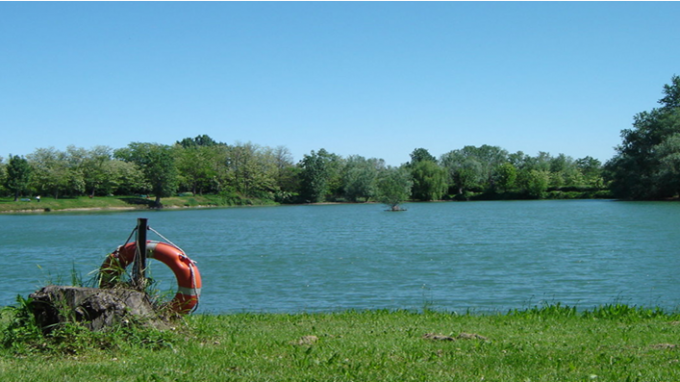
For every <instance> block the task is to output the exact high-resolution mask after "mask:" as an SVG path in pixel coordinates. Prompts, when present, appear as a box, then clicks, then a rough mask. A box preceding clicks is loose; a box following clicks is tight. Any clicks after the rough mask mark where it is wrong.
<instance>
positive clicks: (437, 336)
mask: <svg viewBox="0 0 680 382" xmlns="http://www.w3.org/2000/svg"><path fill="white" fill-rule="evenodd" d="M423 338H425V339H427V340H433V341H455V340H456V339H455V338H453V337H450V336H445V335H443V334H435V333H425V334H424V335H423Z"/></svg>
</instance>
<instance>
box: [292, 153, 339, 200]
mask: <svg viewBox="0 0 680 382" xmlns="http://www.w3.org/2000/svg"><path fill="white" fill-rule="evenodd" d="M339 159H340V158H339V157H338V156H337V155H335V154H331V153H329V152H328V151H326V149H320V150H319V152H314V150H312V152H311V153H310V154H305V155H304V156H303V158H302V160H301V161H300V163H299V166H300V168H301V172H300V183H301V184H300V187H301V195H300V196H301V197H302V198H303V199H304V200H306V201H308V202H311V203H317V202H323V201H324V200H326V195H327V194H328V193H329V192H330V190H331V181H332V178H333V176H335V175H336V173H337V168H338V162H339Z"/></svg>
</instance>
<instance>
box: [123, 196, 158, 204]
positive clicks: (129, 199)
mask: <svg viewBox="0 0 680 382" xmlns="http://www.w3.org/2000/svg"><path fill="white" fill-rule="evenodd" d="M118 199H119V200H122V201H123V202H125V203H126V204H131V205H135V206H148V207H153V206H154V200H153V199H147V198H142V197H138V196H125V197H120V198H118Z"/></svg>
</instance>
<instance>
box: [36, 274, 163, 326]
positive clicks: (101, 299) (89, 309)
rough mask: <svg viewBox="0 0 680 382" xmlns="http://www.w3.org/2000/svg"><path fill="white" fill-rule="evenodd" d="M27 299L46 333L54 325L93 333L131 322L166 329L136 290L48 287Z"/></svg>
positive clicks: (150, 305)
mask: <svg viewBox="0 0 680 382" xmlns="http://www.w3.org/2000/svg"><path fill="white" fill-rule="evenodd" d="M29 297H30V298H32V299H33V302H32V304H31V309H32V311H33V314H34V315H35V318H36V322H37V323H38V325H40V327H41V328H42V329H43V331H45V332H49V331H51V330H52V328H54V327H55V326H56V325H55V324H61V323H66V322H73V321H75V322H80V323H82V324H83V325H84V326H85V327H87V328H88V329H90V330H92V331H99V330H103V329H106V328H107V327H110V326H112V325H116V324H123V325H126V324H130V323H132V322H134V323H140V324H144V325H151V326H153V327H156V328H159V329H160V328H164V327H165V326H166V324H165V322H164V321H163V320H162V319H161V318H160V317H159V315H158V314H157V313H156V311H155V310H154V307H153V305H152V304H151V302H150V301H149V298H148V296H147V295H146V294H145V293H142V292H138V291H135V290H130V289H123V288H116V289H97V288H82V287H70V286H58V285H49V286H46V287H44V288H42V289H40V290H38V291H36V292H35V293H32V294H31V295H30V296H29Z"/></svg>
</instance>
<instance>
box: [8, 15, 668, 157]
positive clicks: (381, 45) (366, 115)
mask: <svg viewBox="0 0 680 382" xmlns="http://www.w3.org/2000/svg"><path fill="white" fill-rule="evenodd" d="M678 20H680V2H522V3H515V2H471V3H460V2H434V3H433V2H428V3H421V2H370V3H365V2H342V3H336V2H311V3H310V2H294V3H287V2H273V3H271V2H246V3H232V2H207V3H206V2H201V3H195V2H170V3H166V2H150V3H149V2H144V3H137V2H105V3H102V2H94V3H88V2H84V3H83V2H74V3H73V2H69V3H61V2H57V3H52V2H47V3H45V2H39V3H34V2H18V3H6V2H0V156H2V157H4V158H5V159H6V158H7V156H8V155H9V154H14V155H27V154H30V153H31V152H33V151H34V150H35V149H37V148H46V147H55V148H56V149H59V150H65V149H66V147H67V146H68V145H75V146H77V147H83V148H86V149H90V148H92V147H94V146H97V145H106V146H110V147H112V148H114V149H115V148H121V147H125V146H127V145H128V144H129V143H130V142H155V143H162V144H173V143H174V142H175V141H177V140H181V139H182V138H185V137H192V138H193V137H195V136H197V135H200V134H207V135H209V136H210V137H212V138H213V139H215V140H217V141H220V142H226V143H229V144H234V143H237V142H243V143H245V142H252V143H254V144H258V145H261V146H270V147H276V146H285V147H287V148H288V149H290V151H291V153H292V154H293V156H294V159H295V161H298V160H300V159H301V158H302V155H304V154H307V153H309V152H310V151H312V150H315V151H318V150H319V149H321V148H325V149H326V150H328V151H329V152H332V153H335V154H338V155H341V156H343V157H346V156H349V155H353V154H358V155H362V156H364V157H376V158H382V159H385V161H386V162H387V163H388V164H391V165H399V164H401V163H404V162H407V161H408V160H409V154H410V153H411V152H412V151H413V150H414V149H415V148H420V147H422V148H425V149H427V150H429V152H430V153H431V154H432V155H434V156H436V157H439V156H440V155H442V154H444V153H446V152H449V151H451V150H455V149H460V148H462V147H463V146H466V145H474V146H480V145H483V144H488V145H494V146H500V147H502V148H504V149H506V150H508V151H510V152H516V151H523V152H524V153H526V154H529V155H532V156H533V155H537V154H538V152H539V151H545V152H549V153H550V154H551V155H557V154H560V153H563V154H566V155H569V156H571V157H573V158H575V159H577V158H582V157H585V156H592V157H595V158H597V159H600V160H601V161H603V162H605V161H606V160H608V159H610V158H611V157H612V156H613V155H614V146H616V145H618V144H619V143H621V138H620V131H621V130H622V129H626V128H630V127H631V123H632V121H633V116H634V115H635V114H637V113H638V112H641V111H645V110H651V109H652V108H654V107H657V106H658V104H657V101H658V100H659V99H660V98H662V88H663V85H664V84H668V83H670V80H671V77H672V76H673V75H674V74H678V75H680V22H679V21H678Z"/></svg>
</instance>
